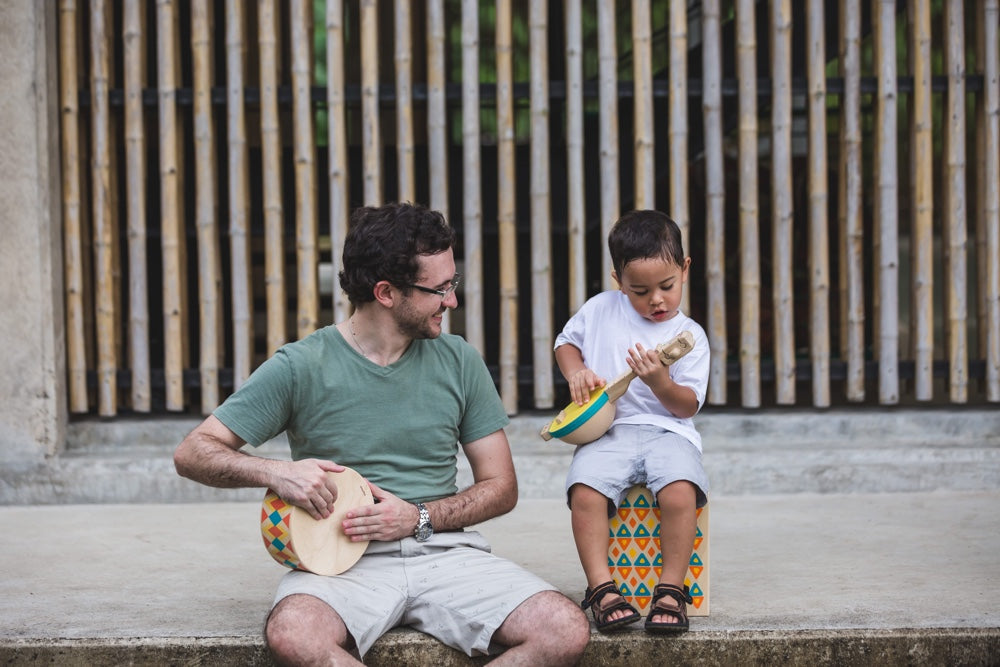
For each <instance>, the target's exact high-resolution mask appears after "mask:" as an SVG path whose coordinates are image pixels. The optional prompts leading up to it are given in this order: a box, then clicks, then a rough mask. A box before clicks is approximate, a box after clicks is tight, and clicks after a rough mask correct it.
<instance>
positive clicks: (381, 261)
mask: <svg viewBox="0 0 1000 667" xmlns="http://www.w3.org/2000/svg"><path fill="white" fill-rule="evenodd" d="M455 240H456V236H455V230H454V229H453V228H452V227H451V226H450V225H449V224H448V223H447V221H445V219H444V216H443V215H441V214H440V213H439V212H437V211H433V210H431V209H428V208H425V207H423V206H420V205H419V204H410V203H394V204H386V205H384V206H378V207H373V206H364V207H362V208H359V209H356V210H355V211H354V213H353V214H352V215H351V222H350V228H349V230H348V232H347V238H346V239H345V241H344V255H343V267H344V268H343V270H341V271H340V275H339V278H340V287H341V288H342V289H343V290H344V292H345V293H346V294H347V298H348V299H350V301H351V303H353V304H355V305H357V304H362V303H368V302H370V301H374V300H375V295H374V289H375V284H376V283H378V282H379V281H381V280H387V281H389V282H390V283H392V284H393V285H396V286H397V287H401V288H404V286H405V285H408V284H410V285H412V284H414V283H416V282H417V281H418V280H419V279H420V276H419V275H418V271H419V265H418V264H417V257H418V256H420V255H437V254H438V253H442V252H445V251H446V250H448V249H449V248H452V247H453V246H454V245H455ZM404 289H407V292H408V291H409V290H408V288H404Z"/></svg>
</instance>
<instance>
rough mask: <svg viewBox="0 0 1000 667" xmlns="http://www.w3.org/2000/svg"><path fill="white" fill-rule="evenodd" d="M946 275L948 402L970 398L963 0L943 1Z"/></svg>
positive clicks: (958, 401)
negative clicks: (946, 82)
mask: <svg viewBox="0 0 1000 667" xmlns="http://www.w3.org/2000/svg"><path fill="white" fill-rule="evenodd" d="M945 24H946V29H945V73H946V76H947V77H948V92H947V95H946V100H945V133H944V151H945V177H944V275H945V276H946V277H947V279H946V281H945V300H944V301H945V311H946V318H947V328H946V332H945V340H946V342H947V347H948V371H949V372H948V380H949V381H948V386H949V398H950V400H951V402H952V403H966V402H968V400H969V353H968V334H967V331H968V328H967V327H968V321H967V319H968V307H967V302H966V294H967V287H968V285H967V282H966V281H967V276H968V267H967V265H966V251H965V244H966V243H967V241H968V238H967V233H966V224H967V220H966V217H967V206H966V201H965V187H966V178H965V172H966V166H965V141H966V136H965V125H966V123H965V54H964V48H965V24H964V12H963V11H962V0H946V2H945Z"/></svg>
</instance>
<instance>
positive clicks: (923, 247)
mask: <svg viewBox="0 0 1000 667" xmlns="http://www.w3.org/2000/svg"><path fill="white" fill-rule="evenodd" d="M909 18H910V71H911V72H912V73H913V96H912V97H911V99H910V103H909V105H908V106H909V108H910V151H911V158H910V187H911V197H912V200H913V204H912V210H913V216H912V225H911V230H912V231H911V232H910V257H911V260H910V262H911V265H912V274H911V275H912V279H911V282H910V286H911V292H910V313H911V316H910V317H911V323H912V325H911V333H910V337H911V341H912V344H911V346H910V349H911V351H912V352H911V354H912V355H913V362H914V397H915V398H916V399H917V400H918V401H929V400H931V399H932V398H933V397H934V229H933V222H934V171H933V164H934V144H933V137H932V136H931V134H932V129H933V119H932V116H931V7H930V2H929V0H915V1H914V2H912V3H911V4H910V12H909Z"/></svg>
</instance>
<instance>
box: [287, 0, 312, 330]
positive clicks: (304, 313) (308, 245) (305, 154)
mask: <svg viewBox="0 0 1000 667" xmlns="http://www.w3.org/2000/svg"><path fill="white" fill-rule="evenodd" d="M290 11H291V27H292V31H291V32H292V44H291V47H292V54H291V56H292V114H293V116H294V118H295V122H294V123H293V126H294V141H295V148H294V152H295V256H296V259H297V262H296V267H297V275H298V282H297V289H298V317H297V320H296V321H297V325H298V326H297V333H298V337H299V338H305V337H306V336H308V335H309V334H311V333H312V332H313V331H315V330H316V329H317V328H318V327H319V230H318V226H317V219H316V218H317V215H318V213H317V211H316V208H317V203H316V141H315V139H314V136H313V135H314V132H313V108H312V83H313V53H312V44H313V3H312V2H311V0H293V2H292V3H291V8H290Z"/></svg>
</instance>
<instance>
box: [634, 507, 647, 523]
mask: <svg viewBox="0 0 1000 667" xmlns="http://www.w3.org/2000/svg"><path fill="white" fill-rule="evenodd" d="M635 514H636V516H638V517H639V521H645V520H646V515H647V514H649V510H648V509H639V508H638V507H637V508H636V509H635Z"/></svg>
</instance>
